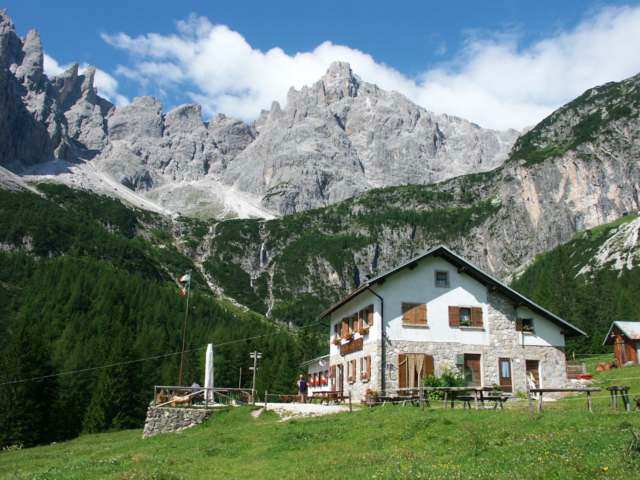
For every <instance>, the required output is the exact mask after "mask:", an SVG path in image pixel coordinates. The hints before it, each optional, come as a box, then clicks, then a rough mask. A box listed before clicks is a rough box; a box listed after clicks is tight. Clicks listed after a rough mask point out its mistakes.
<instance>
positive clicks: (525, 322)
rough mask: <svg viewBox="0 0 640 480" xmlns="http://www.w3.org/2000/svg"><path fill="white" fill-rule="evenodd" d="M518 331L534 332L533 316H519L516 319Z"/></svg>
mask: <svg viewBox="0 0 640 480" xmlns="http://www.w3.org/2000/svg"><path fill="white" fill-rule="evenodd" d="M516 331H518V332H523V333H531V334H534V333H535V332H536V331H535V328H534V326H533V318H519V319H517V320H516Z"/></svg>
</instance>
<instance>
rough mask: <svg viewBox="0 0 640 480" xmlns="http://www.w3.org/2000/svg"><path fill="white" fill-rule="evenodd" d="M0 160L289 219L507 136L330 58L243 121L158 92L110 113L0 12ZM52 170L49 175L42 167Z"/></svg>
mask: <svg viewBox="0 0 640 480" xmlns="http://www.w3.org/2000/svg"><path fill="white" fill-rule="evenodd" d="M0 67H1V70H2V71H1V72H0V164H1V165H2V166H5V167H7V168H9V169H11V170H13V171H16V172H21V171H25V170H30V171H31V172H32V173H36V174H38V173H42V171H43V170H45V171H46V170H47V168H46V167H43V166H42V164H44V163H47V162H51V161H53V160H58V161H60V160H62V161H66V162H91V163H92V165H94V166H95V167H96V168H97V169H99V170H101V171H104V172H106V173H107V174H108V175H110V176H112V177H113V178H114V179H115V180H116V181H117V182H119V183H121V184H122V185H123V186H125V187H127V188H129V189H131V190H134V191H137V192H138V193H139V194H141V195H144V196H146V197H147V198H149V199H152V200H154V201H156V202H159V203H160V204H162V205H163V206H164V207H167V208H168V209H171V210H173V211H179V212H181V213H187V214H191V215H201V216H203V212H206V213H205V214H204V216H216V217H218V218H220V217H227V216H234V215H241V216H242V215H245V214H248V215H260V216H267V217H269V216H270V215H271V212H275V213H276V214H287V213H293V212H296V211H301V210H306V209H309V208H315V207H320V206H325V205H328V204H331V203H334V202H337V201H340V200H343V199H345V198H349V197H352V196H354V195H357V194H359V193H362V192H364V191H366V190H368V189H370V188H374V187H383V186H391V185H401V184H406V183H414V184H424V183H430V182H433V181H439V180H443V179H447V178H450V177H453V176H456V175H460V174H464V173H471V172H477V171H484V170H489V169H492V168H495V167H496V166H498V165H500V164H501V163H502V162H503V161H504V159H505V158H506V156H507V153H508V151H509V149H510V148H511V146H512V144H513V142H514V141H515V139H516V137H517V133H516V132H515V131H507V132H495V131H491V130H485V129H482V128H480V127H478V126H477V125H474V124H472V123H470V122H467V121H465V120H462V119H459V118H455V117H449V116H446V115H434V114H432V113H430V112H428V111H426V110H425V109H423V108H421V107H418V106H417V105H415V104H413V103H412V102H410V101H409V100H408V99H407V98H405V97H403V96H402V95H400V94H398V93H395V92H386V91H384V90H381V89H379V88H378V87H377V86H375V85H372V84H369V83H366V82H364V81H362V80H361V79H359V78H358V77H357V76H356V75H354V74H353V72H352V71H351V68H350V67H349V65H348V64H346V63H342V62H336V63H333V64H332V65H331V66H330V68H329V69H328V71H327V73H326V74H325V75H324V76H323V77H322V78H321V79H320V80H319V81H318V82H316V83H315V84H314V85H312V86H310V87H304V88H303V89H302V90H300V91H297V90H294V89H291V90H290V92H289V94H288V99H287V105H286V106H285V108H281V107H280V105H279V104H278V103H274V104H273V106H272V108H271V109H270V110H269V111H268V112H266V111H265V112H263V113H262V115H261V116H260V118H258V119H257V120H256V121H255V122H254V123H253V124H252V125H247V124H245V123H244V122H242V121H240V120H236V119H232V118H228V117H226V116H224V115H222V114H219V115H217V116H215V117H214V118H212V119H211V120H210V121H209V122H205V121H203V119H202V112H201V109H200V107H199V106H198V105H182V106H179V107H177V108H175V109H173V110H171V111H170V112H168V113H164V112H163V111H162V105H161V104H160V102H159V101H158V100H156V99H154V98H150V97H142V98H136V99H135V100H134V101H133V102H132V103H131V104H130V105H127V106H124V107H121V108H117V109H116V108H114V106H113V105H111V103H110V102H108V101H107V100H105V99H103V98H101V97H100V96H98V94H97V92H96V90H95V88H94V77H95V69H93V68H87V69H85V70H84V73H82V74H81V73H80V71H79V68H78V65H73V66H71V67H70V68H69V69H68V70H67V71H65V72H64V73H62V74H61V75H59V76H57V77H54V78H48V77H47V76H46V75H45V74H44V72H43V51H42V45H41V42H40V37H39V35H38V33H37V32H35V31H33V30H32V31H30V32H29V33H28V34H27V36H26V37H25V38H24V39H21V38H20V37H19V36H18V35H17V34H16V32H15V28H14V26H13V24H12V23H11V20H10V19H9V18H8V17H7V15H6V14H5V13H4V12H2V13H0ZM49 170H50V169H49Z"/></svg>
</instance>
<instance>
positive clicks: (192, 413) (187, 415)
mask: <svg viewBox="0 0 640 480" xmlns="http://www.w3.org/2000/svg"><path fill="white" fill-rule="evenodd" d="M212 413H213V411H212V410H205V409H199V408H168V407H153V406H151V407H149V409H148V410H147V419H146V421H145V422H144V431H143V433H142V438H148V437H152V436H153V435H157V434H159V433H171V432H180V431H182V430H185V429H187V428H191V427H195V426H196V425H199V424H201V423H202V422H204V421H205V420H206V419H207V418H209V417H210V416H211V414H212Z"/></svg>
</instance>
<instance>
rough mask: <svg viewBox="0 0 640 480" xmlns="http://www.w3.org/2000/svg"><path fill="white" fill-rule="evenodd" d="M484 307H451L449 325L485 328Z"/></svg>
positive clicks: (452, 326) (453, 326)
mask: <svg viewBox="0 0 640 480" xmlns="http://www.w3.org/2000/svg"><path fill="white" fill-rule="evenodd" d="M482 317H483V314H482V307H454V306H450V307H449V326H450V327H451V328H460V327H468V328H478V329H480V328H483V327H484V321H483V318H482Z"/></svg>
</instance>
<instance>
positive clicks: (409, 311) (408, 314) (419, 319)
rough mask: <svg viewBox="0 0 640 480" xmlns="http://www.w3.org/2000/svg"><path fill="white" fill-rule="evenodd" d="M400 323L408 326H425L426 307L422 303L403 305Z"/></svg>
mask: <svg viewBox="0 0 640 480" xmlns="http://www.w3.org/2000/svg"><path fill="white" fill-rule="evenodd" d="M402 323H403V324H404V325H408V326H421V327H426V326H427V305H426V304H424V303H403V304H402Z"/></svg>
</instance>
